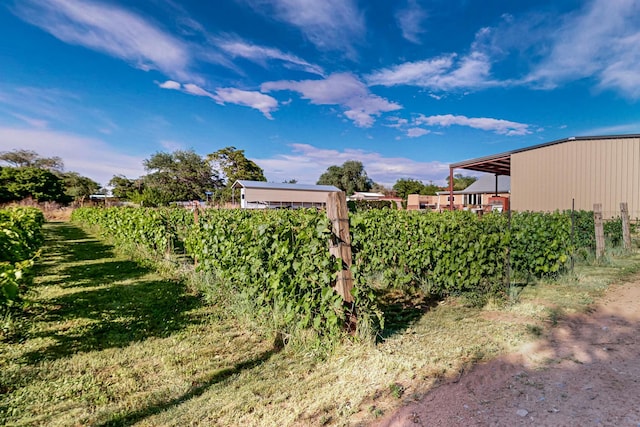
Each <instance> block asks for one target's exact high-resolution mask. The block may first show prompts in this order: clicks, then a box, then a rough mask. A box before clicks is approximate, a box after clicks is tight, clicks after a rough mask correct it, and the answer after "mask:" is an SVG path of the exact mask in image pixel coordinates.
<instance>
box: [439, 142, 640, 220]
mask: <svg viewBox="0 0 640 427" xmlns="http://www.w3.org/2000/svg"><path fill="white" fill-rule="evenodd" d="M455 169H468V170H474V171H480V172H489V173H493V174H498V175H509V176H511V201H510V202H511V209H513V210H517V211H555V210H565V209H571V207H572V203H575V208H576V209H583V210H593V205H594V204H595V203H601V204H602V210H603V216H604V217H605V218H612V217H616V216H619V214H620V203H621V202H626V203H627V204H628V207H629V216H630V217H631V218H635V219H638V218H640V135H615V136H584V137H572V138H565V139H561V140H557V141H552V142H548V143H545V144H540V145H534V146H531V147H526V148H521V149H518V150H512V151H507V152H504V153H500V154H495V155H492V156H486V157H480V158H476V159H471V160H466V161H464V162H458V163H453V164H451V165H450V166H449V173H450V176H451V177H453V171H454V170H455ZM451 180H453V178H451Z"/></svg>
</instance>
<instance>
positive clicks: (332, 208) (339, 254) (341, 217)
mask: <svg viewBox="0 0 640 427" xmlns="http://www.w3.org/2000/svg"><path fill="white" fill-rule="evenodd" d="M327 217H329V220H330V221H331V232H332V234H331V242H330V243H329V253H330V254H331V255H333V256H335V257H336V258H340V259H341V260H342V271H339V272H338V277H337V280H336V284H335V286H334V289H335V291H336V292H337V293H338V294H339V295H340V296H341V297H342V298H343V299H344V300H345V302H353V296H352V295H351V288H353V276H352V275H351V270H350V269H349V268H350V267H351V235H350V234H349V212H348V210H347V198H346V196H345V194H344V192H342V191H338V192H333V193H329V195H328V196H327Z"/></svg>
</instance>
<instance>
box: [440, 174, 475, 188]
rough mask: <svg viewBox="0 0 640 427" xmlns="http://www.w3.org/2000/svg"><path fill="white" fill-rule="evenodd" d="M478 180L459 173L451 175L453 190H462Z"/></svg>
mask: <svg viewBox="0 0 640 427" xmlns="http://www.w3.org/2000/svg"><path fill="white" fill-rule="evenodd" d="M477 179H478V178H476V177H475V176H464V175H462V174H461V173H457V174H455V175H453V189H454V190H464V189H465V188H467V187H468V186H470V185H471V184H473V183H474V182H476V180H477ZM447 188H449V177H448V176H447Z"/></svg>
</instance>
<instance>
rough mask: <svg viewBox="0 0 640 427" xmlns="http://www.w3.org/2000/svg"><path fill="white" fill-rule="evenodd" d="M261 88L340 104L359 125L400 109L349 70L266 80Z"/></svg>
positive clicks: (365, 124) (366, 124) (324, 102)
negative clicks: (299, 78) (307, 77)
mask: <svg viewBox="0 0 640 427" xmlns="http://www.w3.org/2000/svg"><path fill="white" fill-rule="evenodd" d="M261 89H262V90H263V91H265V92H270V91H277V90H290V91H294V92H298V93H300V94H301V95H302V97H303V98H304V99H308V100H309V101H311V103H312V104H316V105H341V106H342V107H343V108H345V112H344V115H345V116H346V117H347V118H348V119H350V120H352V121H353V122H354V123H355V124H356V126H359V127H370V126H372V125H373V123H374V122H375V118H374V117H376V116H379V115H380V114H382V113H385V112H389V111H395V110H399V109H401V108H402V106H400V105H399V104H396V103H395V102H390V101H387V100H386V99H384V98H381V97H379V96H377V95H374V94H372V93H371V92H370V91H369V88H368V87H367V86H366V85H365V84H364V83H362V82H361V81H360V80H359V79H358V78H357V77H355V76H354V75H353V74H350V73H336V74H332V75H330V76H329V77H327V78H326V79H322V80H302V81H291V80H286V81H278V82H267V83H263V84H262V87H261Z"/></svg>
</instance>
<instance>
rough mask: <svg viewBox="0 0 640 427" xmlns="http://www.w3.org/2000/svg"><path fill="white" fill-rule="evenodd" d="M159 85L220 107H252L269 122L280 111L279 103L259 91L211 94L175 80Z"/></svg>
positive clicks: (235, 90)
mask: <svg viewBox="0 0 640 427" xmlns="http://www.w3.org/2000/svg"><path fill="white" fill-rule="evenodd" d="M157 84H158V86H159V87H161V88H163V89H169V90H178V91H181V92H185V93H188V94H190V95H195V96H204V97H207V98H211V99H212V100H214V101H215V102H217V103H218V104H220V105H224V104H225V103H228V104H236V105H242V106H245V107H250V108H253V109H255V110H258V111H260V112H261V113H262V114H264V116H265V117H266V118H268V119H269V120H273V116H272V115H271V113H272V112H273V111H275V110H277V109H278V101H277V100H276V99H275V98H273V97H271V96H269V95H265V94H264V93H261V92H257V91H247V90H241V89H236V88H218V89H216V90H215V92H209V91H208V90H206V89H203V88H201V87H200V86H198V85H196V84H193V83H186V84H181V83H179V82H176V81H173V80H167V81H166V82H163V83H157Z"/></svg>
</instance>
